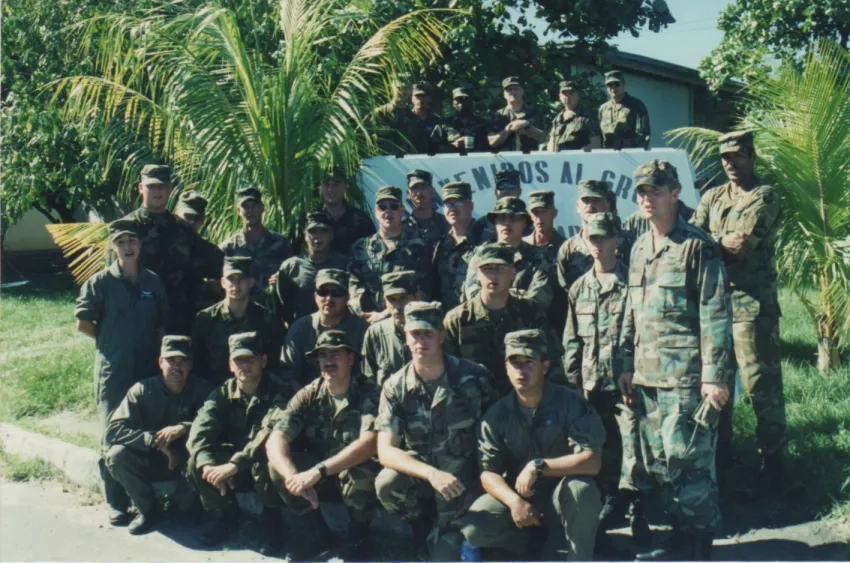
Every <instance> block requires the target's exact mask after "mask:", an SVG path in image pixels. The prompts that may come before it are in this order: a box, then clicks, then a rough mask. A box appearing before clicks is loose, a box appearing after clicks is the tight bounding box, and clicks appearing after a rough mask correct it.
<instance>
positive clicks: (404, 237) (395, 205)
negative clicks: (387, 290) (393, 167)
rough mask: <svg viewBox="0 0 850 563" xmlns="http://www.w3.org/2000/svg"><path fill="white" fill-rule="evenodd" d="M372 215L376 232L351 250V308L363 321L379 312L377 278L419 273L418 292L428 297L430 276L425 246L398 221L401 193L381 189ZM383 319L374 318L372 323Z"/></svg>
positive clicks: (380, 300)
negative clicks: (412, 272)
mask: <svg viewBox="0 0 850 563" xmlns="http://www.w3.org/2000/svg"><path fill="white" fill-rule="evenodd" d="M375 216H376V217H377V218H378V232H377V233H376V234H374V235H372V236H370V237H368V238H364V239H360V240H359V241H357V243H355V245H354V248H353V249H352V254H353V259H352V261H351V266H350V267H349V270H348V271H349V272H350V273H351V288H350V290H351V308H352V310H354V311H355V312H357V313H358V314H363V316H364V317H366V318H367V320H369V319H371V318H372V316H373V315H372V314H371V313H376V312H382V311H383V309H384V295H383V290H382V288H381V276H382V275H384V274H387V273H389V272H400V271H402V270H413V271H414V272H417V273H419V276H420V278H419V289H420V290H421V291H422V292H423V294H425V295H430V289H431V279H430V278H431V276H430V271H429V268H428V265H429V262H428V260H429V256H428V253H427V245H426V244H425V242H424V241H423V240H422V239H421V238H419V233H418V232H417V231H414V230H412V229H409V228H406V227H405V226H404V223H403V222H402V217H403V216H404V205H402V202H401V190H400V189H398V188H396V187H394V186H384V187H382V188H380V189H379V190H378V192H377V194H375ZM383 318H385V315H379V316H376V317H375V319H374V321H373V322H377V321H378V320H380V319H383Z"/></svg>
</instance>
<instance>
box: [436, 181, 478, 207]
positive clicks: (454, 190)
mask: <svg viewBox="0 0 850 563" xmlns="http://www.w3.org/2000/svg"><path fill="white" fill-rule="evenodd" d="M442 196H443V201H444V202H446V201H453V200H457V199H459V200H462V201H471V200H472V186H470V185H469V184H467V183H466V182H451V183H449V184H446V185H445V186H443V192H442Z"/></svg>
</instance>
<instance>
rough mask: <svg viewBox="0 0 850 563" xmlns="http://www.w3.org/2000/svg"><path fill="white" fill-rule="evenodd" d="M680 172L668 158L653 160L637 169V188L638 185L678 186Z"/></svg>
mask: <svg viewBox="0 0 850 563" xmlns="http://www.w3.org/2000/svg"><path fill="white" fill-rule="evenodd" d="M678 184H679V173H678V172H676V167H675V166H673V165H672V164H670V163H669V162H667V161H666V160H652V161H649V162H646V163H644V164H641V165H640V166H638V167H637V168H636V169H635V188H637V187H638V186H644V185H646V186H656V187H661V186H676V185H678Z"/></svg>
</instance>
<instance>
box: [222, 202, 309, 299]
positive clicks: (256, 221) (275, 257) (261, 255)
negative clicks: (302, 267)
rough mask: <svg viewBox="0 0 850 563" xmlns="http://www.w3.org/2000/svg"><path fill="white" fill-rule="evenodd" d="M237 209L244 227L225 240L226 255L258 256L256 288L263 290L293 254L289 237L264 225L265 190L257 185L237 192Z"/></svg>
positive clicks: (255, 257) (224, 249) (254, 289)
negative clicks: (263, 192) (261, 189)
mask: <svg viewBox="0 0 850 563" xmlns="http://www.w3.org/2000/svg"><path fill="white" fill-rule="evenodd" d="M236 210H237V212H238V213H239V217H240V218H241V219H242V230H241V231H239V232H238V233H236V234H235V235H233V236H232V237H230V238H229V239H227V240H226V241H224V242H223V243H221V249H222V250H223V251H224V254H225V255H226V256H249V257H251V258H253V259H254V271H255V276H256V277H255V280H256V283H254V288H253V289H252V292H253V293H254V294H257V293H260V292H262V291H263V290H265V289H266V287H267V286H268V285H269V283H271V284H272V285H273V284H274V280H272V279H271V278H272V276H274V275H275V274H276V273H277V271H278V269H279V268H280V265H281V264H282V263H283V261H284V260H286V259H287V258H289V257H290V256H292V248H291V247H290V246H289V241H288V240H286V237H285V236H283V235H281V234H278V233H273V232H271V231H270V230H268V229H267V228H265V227H264V226H263V211H264V210H265V206H264V205H263V198H262V194H260V190H259V189H258V188H255V187H245V188H241V189H239V190H237V192H236Z"/></svg>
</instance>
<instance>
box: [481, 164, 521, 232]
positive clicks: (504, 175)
mask: <svg viewBox="0 0 850 563" xmlns="http://www.w3.org/2000/svg"><path fill="white" fill-rule="evenodd" d="M495 179H496V201H499V200H500V199H502V198H504V197H520V196H522V184H521V182H520V177H519V171H518V170H514V169H513V168H508V169H505V170H499V171H498V172H496V177H495ZM529 233H530V230H529V232H527V233H523V234H526V235H527V234H529ZM472 234H473V236H474V237H475V238H476V239H477V240H478V243H479V244H484V243H488V242H496V227H495V225H493V223H491V222H490V219H488V218H487V215H483V216H481V217H479V218H478V219H476V220H475V223H473V225H472Z"/></svg>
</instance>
